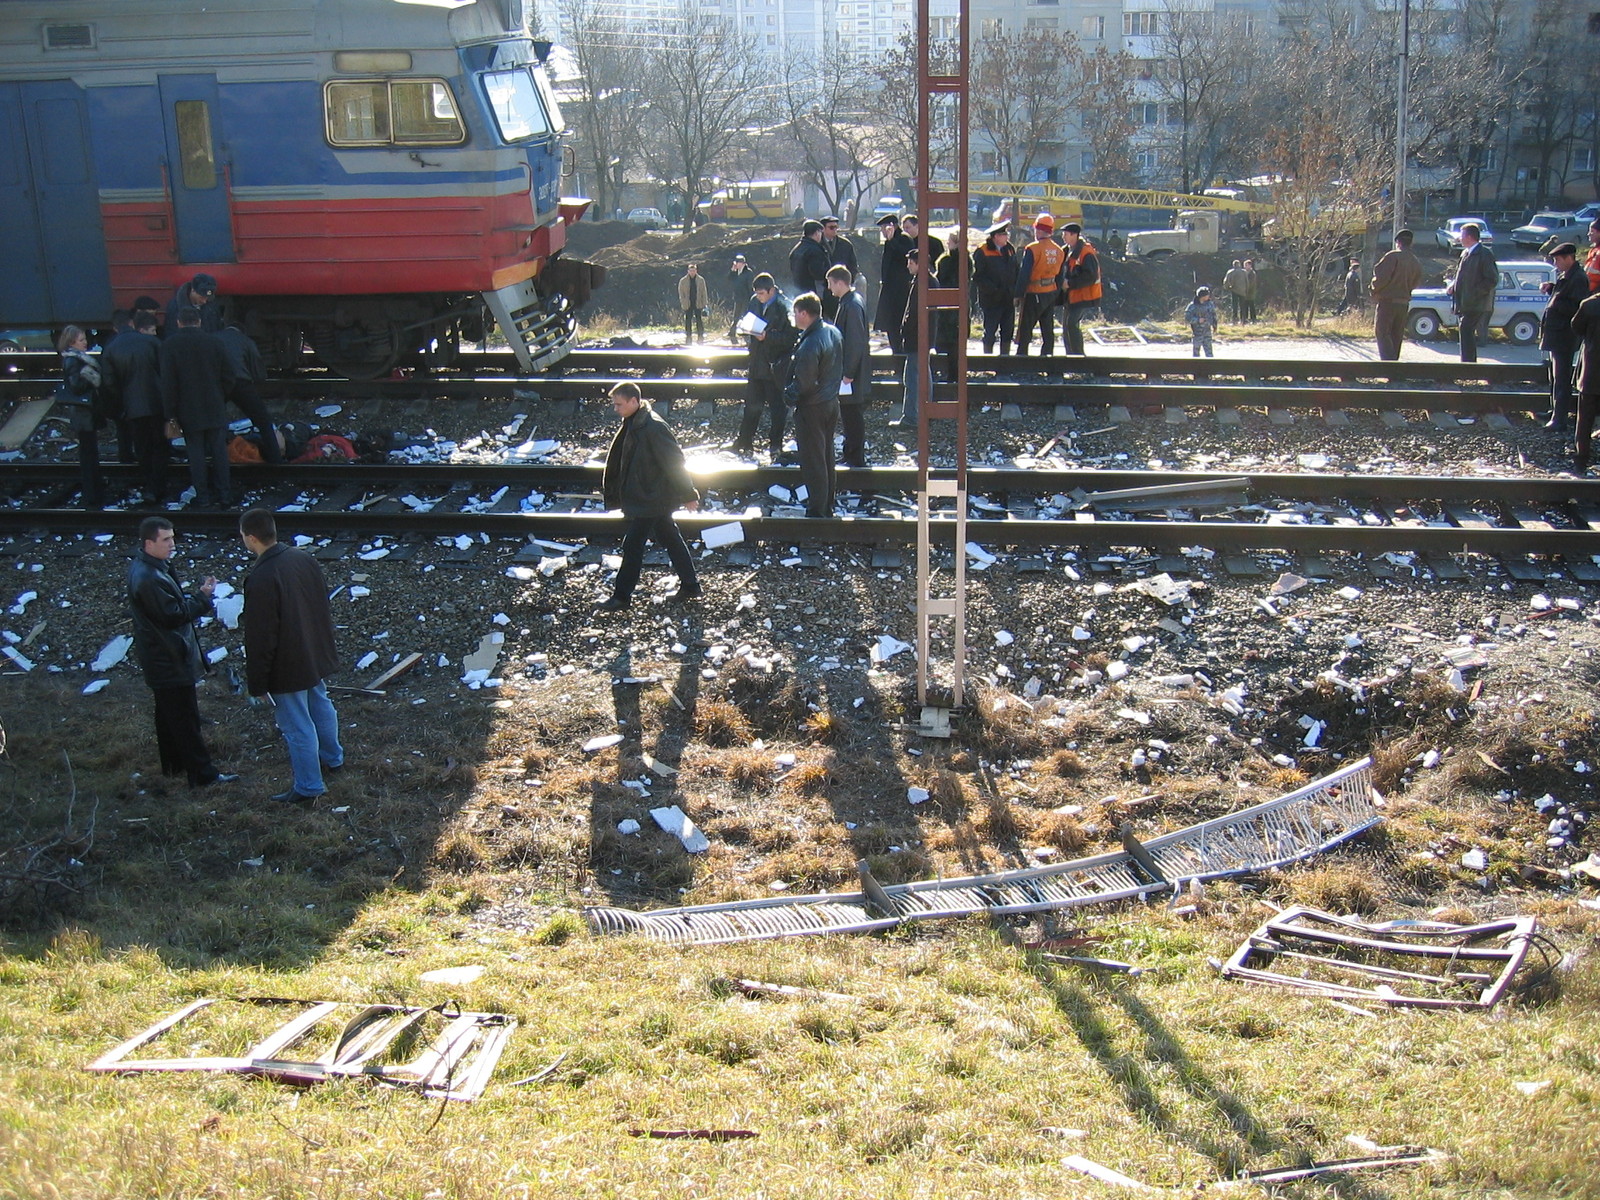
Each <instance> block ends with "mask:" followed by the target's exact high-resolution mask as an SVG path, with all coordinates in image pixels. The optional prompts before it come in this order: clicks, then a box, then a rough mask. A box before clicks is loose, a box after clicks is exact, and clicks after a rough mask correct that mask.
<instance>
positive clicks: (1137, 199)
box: [967, 180, 1276, 219]
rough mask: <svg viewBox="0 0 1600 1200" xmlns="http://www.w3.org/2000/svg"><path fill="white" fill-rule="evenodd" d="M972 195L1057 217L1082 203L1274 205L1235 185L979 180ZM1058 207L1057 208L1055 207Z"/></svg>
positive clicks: (1261, 208)
mask: <svg viewBox="0 0 1600 1200" xmlns="http://www.w3.org/2000/svg"><path fill="white" fill-rule="evenodd" d="M967 192H968V194H969V195H973V196H998V197H1001V198H1004V199H1012V200H1021V201H1025V202H1026V201H1037V202H1038V203H1039V205H1040V206H1041V207H1048V208H1049V209H1050V211H1051V212H1052V213H1053V214H1054V215H1055V216H1056V217H1057V218H1058V219H1059V218H1061V217H1062V216H1064V215H1069V214H1075V215H1080V216H1081V214H1082V209H1081V206H1082V205H1084V204H1106V205H1110V206H1111V207H1113V208H1171V209H1180V210H1187V211H1191V212H1206V211H1211V212H1240V213H1255V214H1260V215H1262V216H1269V215H1271V214H1272V213H1273V212H1274V211H1276V208H1275V206H1274V205H1271V204H1263V203H1260V202H1258V201H1255V200H1241V199H1239V198H1238V195H1237V189H1235V188H1216V189H1213V191H1212V192H1202V193H1200V194H1199V195H1197V196H1191V195H1185V194H1184V193H1182V192H1159V191H1149V190H1144V189H1140V188H1115V187H1097V186H1094V185H1092V184H1087V183H1016V182H1010V181H1004V180H1002V181H994V180H982V181H980V182H973V183H968V185H967ZM1058 206H1059V207H1058Z"/></svg>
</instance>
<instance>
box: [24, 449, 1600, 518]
mask: <svg viewBox="0 0 1600 1200" xmlns="http://www.w3.org/2000/svg"><path fill="white" fill-rule="evenodd" d="M139 470H140V469H139V468H138V467H136V466H131V465H128V464H122V463H116V464H107V465H105V466H103V467H102V468H101V472H102V474H103V475H104V476H106V478H107V479H109V480H112V481H115V482H119V483H122V484H128V485H131V484H132V483H134V482H135V481H136V480H137V479H138V478H139ZM232 471H233V474H234V477H235V478H236V479H237V480H238V481H239V482H240V483H241V485H243V486H244V487H246V488H252V489H255V488H263V487H265V488H270V489H273V490H275V491H281V490H283V489H284V488H323V489H326V490H328V491H332V490H334V489H350V488H354V489H357V490H358V491H359V490H365V491H372V490H376V489H379V488H382V487H386V486H389V485H391V484H392V483H395V482H399V483H405V484H408V485H411V486H413V487H416V488H427V489H430V490H433V489H439V488H445V489H446V490H449V489H450V488H452V487H454V486H457V485H471V487H472V488H473V489H474V490H477V489H484V488H494V487H498V486H510V487H518V488H525V489H527V490H528V491H546V490H548V489H550V488H552V487H554V486H556V485H558V484H567V483H570V484H575V485H578V486H581V487H582V488H584V489H585V490H587V491H591V492H593V493H594V494H595V495H596V496H598V495H599V491H600V477H601V474H602V471H603V468H602V467H601V465H600V464H599V463H592V462H590V463H416V464H412V463H378V464H356V463H350V464H345V465H339V466H317V465H302V466H296V465H293V464H286V465H283V466H277V467H271V466H266V465H264V464H259V465H258V464H234V466H233V468H232ZM690 473H691V475H692V476H693V477H694V479H695V481H696V483H697V484H698V485H699V486H700V487H701V488H702V490H705V491H715V492H750V493H752V494H753V493H757V492H762V493H764V492H765V491H766V489H767V488H768V487H770V486H772V485H773V484H781V485H783V486H786V487H788V486H793V485H796V484H798V483H799V482H800V470H799V468H798V467H773V466H745V465H739V466H717V467H706V466H705V465H703V464H701V463H697V462H696V461H695V460H694V459H693V457H692V455H691V460H690ZM838 474H839V479H840V483H841V485H842V486H841V490H842V491H845V492H862V493H866V492H870V493H877V492H906V493H910V492H913V491H915V490H916V485H917V471H916V468H914V467H840V468H839V470H838ZM968 475H969V478H970V479H971V480H972V484H973V486H972V488H971V490H972V492H973V493H974V494H977V495H983V496H1008V495H1027V496H1043V495H1052V496H1053V495H1057V494H1061V495H1070V494H1072V493H1073V492H1074V491H1079V490H1081V491H1083V492H1085V493H1088V494H1095V493H1100V492H1115V491H1122V490H1125V489H1129V488H1138V489H1146V490H1148V489H1151V488H1156V487H1167V488H1183V487H1192V488H1195V489H1203V488H1207V487H1213V488H1214V487H1217V486H1220V485H1222V484H1224V483H1227V482H1230V481H1233V480H1238V479H1245V480H1248V483H1249V491H1250V493H1251V495H1252V497H1253V498H1254V502H1257V503H1259V502H1263V501H1267V500H1293V501H1324V502H1325V501H1329V500H1370V501H1385V502H1403V503H1407V504H1449V505H1472V504H1475V503H1477V504H1493V505H1500V506H1515V505H1557V506H1563V505H1568V504H1571V505H1575V506H1579V507H1580V508H1592V509H1595V510H1596V512H1597V513H1600V479H1588V478H1584V479H1575V478H1562V477H1555V476H1541V477H1537V478H1498V477H1486V478H1478V477H1475V476H1457V475H1332V474H1316V473H1311V472H1303V471H1283V472H1279V471H1257V472H1243V471H1234V472H1218V471H1115V470H1098V469H1088V468H1086V469H1082V470H1050V469H1045V468H1027V467H972V468H970V470H969V472H968ZM172 477H173V478H174V479H179V478H182V479H184V480H185V481H187V473H186V472H185V471H183V470H182V469H181V468H175V469H174V473H173V476H172ZM77 480H78V468H77V466H76V464H73V463H29V462H17V463H0V496H4V495H7V494H12V493H14V492H15V491H16V490H17V489H18V488H21V487H27V486H33V485H38V486H58V487H59V486H75V485H76V483H77ZM1196 499H1199V497H1198V496H1197V497H1196ZM1184 500H1185V497H1184V496H1183V495H1182V494H1181V493H1180V494H1174V495H1172V497H1171V504H1170V507H1171V508H1173V509H1183V508H1185V507H1188V506H1187V505H1186V504H1185V503H1184ZM4 511H5V510H3V509H0V513H3V512H4ZM13 511H15V510H13Z"/></svg>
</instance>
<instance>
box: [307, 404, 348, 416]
mask: <svg viewBox="0 0 1600 1200" xmlns="http://www.w3.org/2000/svg"><path fill="white" fill-rule="evenodd" d="M311 411H312V412H314V413H316V414H317V416H319V417H337V416H338V415H339V414H340V413H342V412H343V411H344V407H343V406H342V405H339V404H319V405H317V407H316V408H314V409H312V410H311Z"/></svg>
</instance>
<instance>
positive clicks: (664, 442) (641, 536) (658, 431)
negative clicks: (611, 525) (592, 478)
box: [599, 383, 701, 612]
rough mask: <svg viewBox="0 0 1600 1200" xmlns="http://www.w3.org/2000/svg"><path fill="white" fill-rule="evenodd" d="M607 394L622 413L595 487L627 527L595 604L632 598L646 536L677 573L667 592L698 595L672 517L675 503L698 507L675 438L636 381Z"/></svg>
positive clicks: (612, 607)
mask: <svg viewBox="0 0 1600 1200" xmlns="http://www.w3.org/2000/svg"><path fill="white" fill-rule="evenodd" d="M610 398H611V410H612V411H613V412H614V413H616V414H617V416H619V417H621V418H622V427H621V428H620V429H618V430H617V434H616V436H615V437H614V438H612V439H611V449H610V450H609V451H608V452H607V453H606V470H605V475H604V476H603V477H602V482H601V488H602V490H603V491H604V492H605V500H606V507H607V508H608V509H611V508H620V509H621V510H622V515H623V516H625V517H627V518H628V532H627V534H626V535H625V536H624V537H623V539H622V565H621V566H620V567H618V568H617V578H616V582H614V583H613V584H612V585H611V596H610V598H609V599H607V600H605V601H604V602H603V603H601V604H600V605H599V610H600V611H601V612H621V611H622V610H623V609H625V608H627V607H628V605H629V604H631V603H632V602H633V589H634V588H635V587H637V586H638V583H639V570H640V568H641V567H642V566H643V565H644V545H645V542H647V541H653V542H655V544H656V545H658V546H660V547H661V548H662V549H664V550H665V551H666V552H667V557H668V558H669V559H671V560H672V569H673V570H674V571H676V572H677V573H678V590H677V591H676V592H674V593H673V595H672V597H671V598H672V599H674V600H698V599H700V594H701V593H700V580H699V579H698V578H696V576H695V573H694V559H692V558H691V557H690V556H689V547H688V546H687V545H686V544H685V543H684V540H683V534H682V533H680V532H679V531H678V523H677V522H676V521H674V520H673V519H672V514H673V513H674V512H676V511H677V510H678V509H680V508H686V509H688V510H689V511H690V512H693V511H694V510H695V509H697V508H699V507H700V493H699V492H697V491H695V488H694V484H693V483H691V482H690V481H689V469H688V468H687V467H686V466H684V462H683V451H682V450H681V449H679V448H678V439H677V438H675V437H673V436H672V429H671V428H670V427H669V426H668V425H667V423H666V422H665V421H663V420H662V419H661V417H660V416H659V415H657V413H656V411H655V409H653V408H651V407H650V405H649V404H647V403H645V399H644V393H642V392H641V391H640V390H639V385H638V384H636V383H619V384H617V386H616V387H614V388H612V389H611V392H610Z"/></svg>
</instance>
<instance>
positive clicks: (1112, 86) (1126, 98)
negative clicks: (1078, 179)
mask: <svg viewBox="0 0 1600 1200" xmlns="http://www.w3.org/2000/svg"><path fill="white" fill-rule="evenodd" d="M1076 66H1077V68H1078V71H1079V79H1078V80H1077V82H1076V84H1075V86H1074V85H1069V86H1073V90H1074V91H1075V92H1076V94H1077V116H1078V129H1079V133H1080V135H1081V138H1082V144H1083V146H1084V150H1085V152H1086V153H1087V154H1088V155H1089V160H1090V169H1089V171H1088V179H1087V181H1086V182H1088V183H1096V184H1103V185H1105V186H1107V187H1128V186H1130V185H1131V184H1133V183H1134V182H1135V180H1136V178H1137V177H1136V175H1135V173H1134V169H1133V154H1132V152H1131V144H1132V143H1131V140H1130V139H1131V138H1132V137H1133V133H1134V130H1135V128H1136V126H1135V125H1134V122H1133V115H1132V113H1133V76H1134V70H1135V64H1134V59H1133V56H1132V55H1131V54H1129V53H1128V52H1127V51H1125V50H1119V51H1118V52H1117V53H1115V54H1112V53H1110V52H1109V51H1107V50H1106V49H1105V47H1103V46H1102V47H1100V48H1099V49H1097V50H1096V51H1095V52H1094V53H1093V54H1088V55H1082V56H1080V57H1079V59H1078V61H1077V64H1076Z"/></svg>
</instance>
